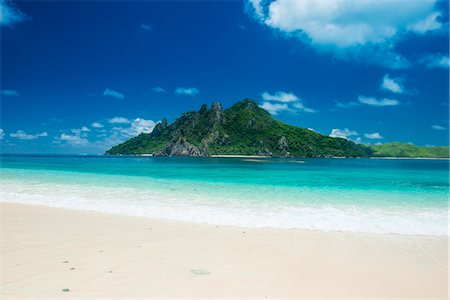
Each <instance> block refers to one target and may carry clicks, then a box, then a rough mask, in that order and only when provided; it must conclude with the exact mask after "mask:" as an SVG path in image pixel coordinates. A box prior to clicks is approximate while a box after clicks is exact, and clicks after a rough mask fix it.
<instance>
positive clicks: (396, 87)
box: [381, 74, 405, 94]
mask: <svg viewBox="0 0 450 300" xmlns="http://www.w3.org/2000/svg"><path fill="white" fill-rule="evenodd" d="M381 89H384V90H387V91H390V92H392V93H397V94H402V93H404V91H405V90H404V88H403V86H402V85H401V84H400V82H399V80H398V79H396V78H391V77H389V74H386V75H384V77H383V81H382V82H381Z"/></svg>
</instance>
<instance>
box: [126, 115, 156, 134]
mask: <svg viewBox="0 0 450 300" xmlns="http://www.w3.org/2000/svg"><path fill="white" fill-rule="evenodd" d="M155 125H156V123H155V122H154V121H152V120H145V119H143V118H136V119H134V120H133V122H132V123H131V129H132V130H133V131H134V132H135V133H136V134H141V133H150V132H152V130H153V128H154V127H155Z"/></svg>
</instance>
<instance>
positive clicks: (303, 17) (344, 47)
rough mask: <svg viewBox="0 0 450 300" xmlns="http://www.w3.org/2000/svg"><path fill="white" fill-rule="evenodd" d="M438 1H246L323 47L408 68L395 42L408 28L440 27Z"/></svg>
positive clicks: (263, 18)
mask: <svg viewBox="0 0 450 300" xmlns="http://www.w3.org/2000/svg"><path fill="white" fill-rule="evenodd" d="M437 2H438V0H423V1H379V0H364V1H345V0H341V1H317V0H302V1H292V0H275V1H261V0H250V1H249V2H248V3H249V4H248V5H247V6H250V7H252V8H253V14H254V17H255V18H256V19H257V20H259V22H261V23H262V24H265V25H266V26H269V27H270V28H272V29H275V30H277V31H278V32H280V33H284V34H286V35H287V36H289V37H296V38H299V39H300V40H302V41H303V42H305V43H308V44H311V45H312V46H313V47H315V48H316V49H318V50H320V51H325V52H332V53H335V54H336V55H337V56H338V57H340V58H347V59H358V60H361V61H365V62H367V63H377V64H382V65H385V66H387V67H390V68H404V67H408V66H409V62H408V61H407V60H406V58H404V57H402V56H400V55H399V54H397V53H395V52H394V51H393V49H394V45H395V43H396V42H397V41H398V40H400V39H401V37H402V36H404V35H405V33H407V32H408V31H409V32H415V33H421V34H424V33H426V32H428V31H431V30H436V29H439V28H440V27H441V24H440V23H439V20H438V15H439V12H437V11H436V8H435V4H436V3H437Z"/></svg>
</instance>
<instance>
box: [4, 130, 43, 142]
mask: <svg viewBox="0 0 450 300" xmlns="http://www.w3.org/2000/svg"><path fill="white" fill-rule="evenodd" d="M9 136H10V137H13V138H18V139H19V140H35V139H37V138H40V137H45V136H48V133H47V132H42V133H37V134H27V133H26V132H25V131H23V130H17V131H16V132H15V133H10V134H9Z"/></svg>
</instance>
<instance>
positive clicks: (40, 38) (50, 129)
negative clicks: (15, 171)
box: [0, 0, 450, 154]
mask: <svg viewBox="0 0 450 300" xmlns="http://www.w3.org/2000/svg"><path fill="white" fill-rule="evenodd" d="M0 9H1V11H0V38H1V45H0V47H1V52H0V62H1V64H0V71H1V72H0V75H1V76H0V97H1V98H0V99H1V122H0V128H1V129H0V139H1V144H2V147H1V150H2V152H3V153H62V154H64V153H80V154H81V153H93V154H94V153H97V154H101V153H104V151H105V150H107V149H109V148H110V147H111V146H114V145H116V144H118V143H120V142H123V141H125V140H127V139H129V138H130V137H133V136H136V135H138V134H140V133H142V132H151V130H152V129H153V127H154V126H155V124H156V123H157V122H159V121H160V120H162V119H163V118H164V117H167V118H168V120H169V122H171V121H173V120H174V119H175V118H177V117H178V116H179V115H180V114H181V113H183V112H186V111H192V110H198V109H199V108H200V106H201V104H203V103H206V104H208V105H210V104H212V103H213V102H215V101H218V102H220V103H222V106H223V107H224V108H227V107H230V106H231V105H232V104H233V103H235V102H237V101H240V100H242V99H244V98H252V99H254V100H255V101H256V102H258V103H259V105H260V106H261V107H262V108H264V109H266V110H267V111H269V112H270V113H271V114H272V115H273V116H274V117H275V118H277V119H279V120H281V121H283V122H285V123H288V124H292V125H296V126H300V127H304V128H310V129H311V130H315V131H318V132H320V133H322V134H325V135H330V136H333V137H342V138H346V139H349V140H352V141H355V142H357V143H364V144H377V143H387V142H393V141H399V142H405V143H413V144H416V145H424V146H432V145H448V144H449V131H448V128H449V122H448V119H449V118H448V116H449V83H448V81H449V63H450V62H449V53H448V52H449V30H448V24H449V18H448V2H447V1H435V0H430V1H428V0H411V1H403V0H401V1H400V0H396V1H391V0H385V1H379V0H367V1H353V0H329V1H313V0H304V1H288V0H272V1H266V0H250V1H211V2H209V1H192V2H190V1H180V2H177V1H166V2H163V1H161V2H159V1H148V2H147V1H136V2H125V1H46V2H44V1H5V0H0Z"/></svg>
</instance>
